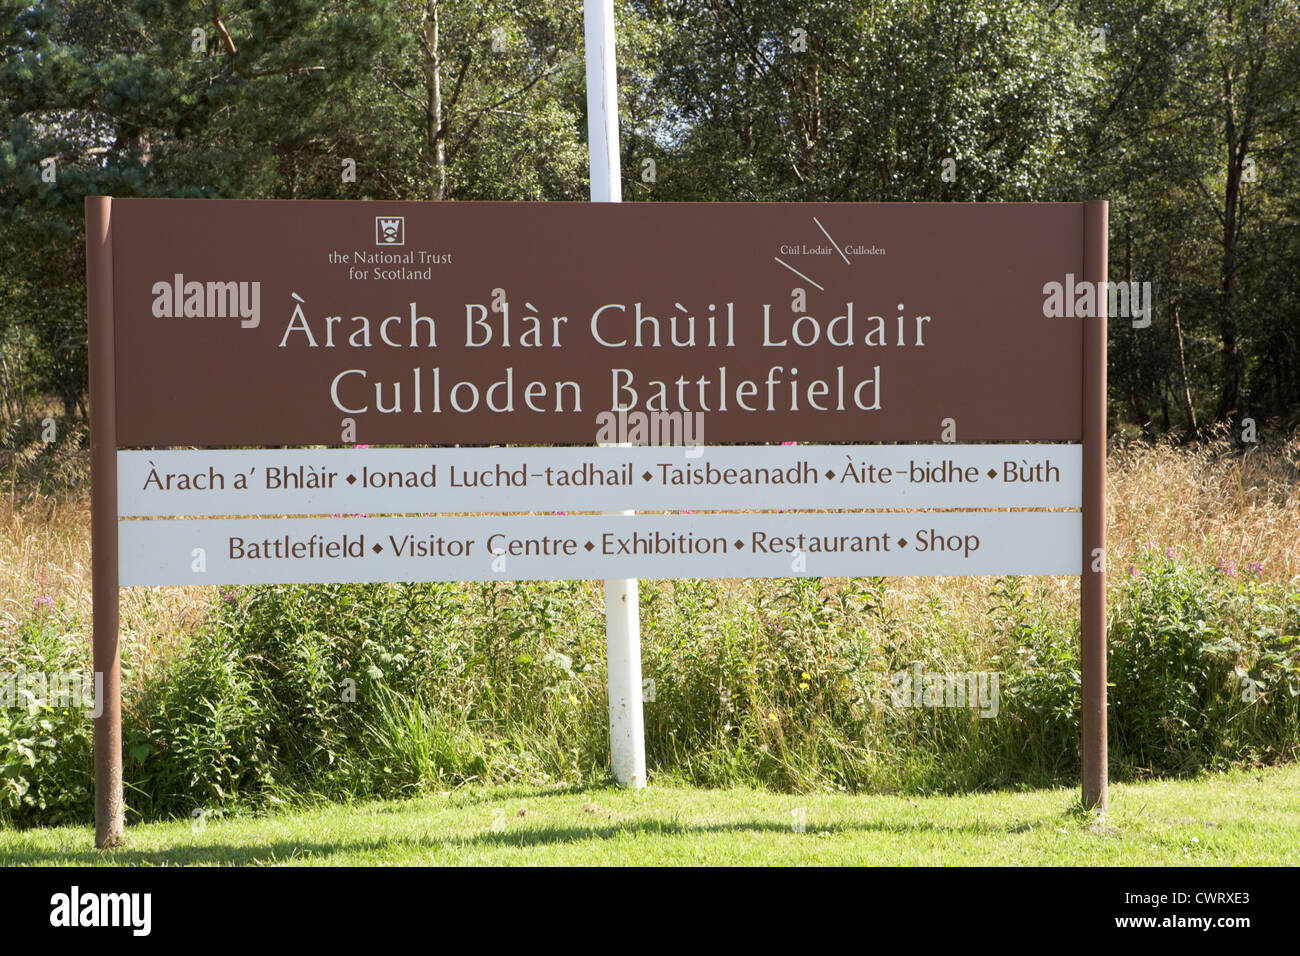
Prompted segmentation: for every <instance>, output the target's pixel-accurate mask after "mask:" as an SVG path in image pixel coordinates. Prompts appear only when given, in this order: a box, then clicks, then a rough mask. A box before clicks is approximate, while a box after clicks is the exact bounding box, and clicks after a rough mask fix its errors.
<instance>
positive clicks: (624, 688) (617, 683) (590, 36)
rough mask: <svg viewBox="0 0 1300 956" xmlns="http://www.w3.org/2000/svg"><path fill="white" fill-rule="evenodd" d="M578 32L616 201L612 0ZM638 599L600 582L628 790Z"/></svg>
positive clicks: (612, 713)
mask: <svg viewBox="0 0 1300 956" xmlns="http://www.w3.org/2000/svg"><path fill="white" fill-rule="evenodd" d="M583 33H584V39H585V43H586V56H587V154H588V157H589V162H590V167H591V201H592V202H621V201H622V198H623V195H622V194H623V185H622V175H621V173H620V162H619V150H618V73H617V69H616V66H615V64H616V60H615V53H614V0H585V2H584V4H583ZM634 513H635V512H632V511H624V512H623V514H634ZM639 604H640V599H639V588H638V587H637V582H636V579H635V578H618V579H613V580H608V581H606V582H605V643H606V667H607V668H608V674H609V757H610V765H611V767H612V768H613V771H614V776H615V777H617V778H618V782H619V783H620V784H622V785H623V786H624V787H631V788H632V789H634V790H635V789H640V788H641V787H644V786H645V777H646V774H645V717H644V713H643V709H642V708H643V705H642V690H641V614H640V606H639Z"/></svg>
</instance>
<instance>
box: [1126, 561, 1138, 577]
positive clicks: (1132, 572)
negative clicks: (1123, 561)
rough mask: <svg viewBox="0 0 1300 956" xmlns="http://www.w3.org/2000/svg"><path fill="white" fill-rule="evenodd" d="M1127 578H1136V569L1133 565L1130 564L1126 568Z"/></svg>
mask: <svg viewBox="0 0 1300 956" xmlns="http://www.w3.org/2000/svg"><path fill="white" fill-rule="evenodd" d="M1128 576H1129V577H1131V578H1135V577H1137V576H1138V569H1137V567H1136V566H1135V565H1132V564H1130V565H1129V566H1128Z"/></svg>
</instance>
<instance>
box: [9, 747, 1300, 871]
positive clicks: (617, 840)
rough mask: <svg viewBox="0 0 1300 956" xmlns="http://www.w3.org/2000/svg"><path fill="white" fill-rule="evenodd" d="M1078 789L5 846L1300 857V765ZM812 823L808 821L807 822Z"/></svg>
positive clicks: (1113, 859)
mask: <svg viewBox="0 0 1300 956" xmlns="http://www.w3.org/2000/svg"><path fill="white" fill-rule="evenodd" d="M1075 804H1076V794H1075V792H1074V791H1073V790H1064V789H1061V790H1039V791H1031V792H1025V793H991V794H972V795H964V796H953V797H905V796H889V797H881V796H848V795H843V794H811V795H804V796H791V795H786V794H773V793H768V792H763V791H754V790H697V789H693V788H686V787H681V786H671V785H657V786H654V787H651V788H650V789H649V790H646V791H643V792H640V793H628V792H623V791H620V790H617V789H613V788H608V789H585V790H573V789H566V790H519V789H513V790H492V791H486V790H481V791H474V790H465V791H459V792H455V793H450V794H443V795H439V796H433V797H427V798H422V799H417V800H409V801H403V802H390V803H367V804H359V805H355V806H329V807H323V808H318V809H313V810H308V811H296V812H289V813H284V814H280V815H275V816H267V817H259V818H237V819H229V820H221V819H215V820H214V819H211V818H209V819H208V820H207V821H206V825H205V826H202V827H197V826H195V825H194V823H193V822H191V821H188V820H182V821H177V822H170V823H152V824H148V825H142V826H134V827H131V828H130V829H129V831H128V847H127V848H125V849H122V850H118V851H116V852H114V853H111V854H97V853H96V852H95V851H94V850H93V849H92V847H91V832H90V829H89V828H86V827H61V828H53V829H42V830H26V831H18V832H15V831H12V830H6V831H2V832H0V864H5V865H15V864H56V865H57V864H87V863H95V862H103V863H107V864H216V863H233V864H254V865H265V864H304V865H305V864H319V865H405V864H420V865H423V864H491V865H501V864H504V865H514V864H542V865H553V864H560V865H564V864H624V863H627V864H713V865H717V864H879V865H890V864H945V865H946V864H992V865H1002V864H1007V865H1025V864H1030V865H1041V864H1049V865H1053V864H1063V865H1090V866H1094V865H1160V864H1193V865H1195V864H1206V865H1248V864H1252V865H1261V864H1273V865H1278V864H1292V865H1294V864H1297V863H1300V766H1289V767H1282V768H1274V769H1267V770H1256V771H1249V772H1238V773H1231V774H1223V775H1217V776H1211V777H1205V778H1202V779H1199V780H1194V781H1161V782H1156V783H1143V784H1131V785H1124V786H1113V787H1112V788H1111V805H1110V812H1109V814H1108V815H1107V817H1106V819H1105V820H1104V821H1101V822H1098V821H1095V820H1093V819H1092V818H1091V817H1089V816H1087V815H1082V814H1079V813H1077V812H1074V811H1073V809H1072V808H1073V807H1074V805H1075ZM801 823H802V828H801V826H800V825H801Z"/></svg>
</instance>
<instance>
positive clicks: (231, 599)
mask: <svg viewBox="0 0 1300 956" xmlns="http://www.w3.org/2000/svg"><path fill="white" fill-rule="evenodd" d="M221 600H223V601H225V602H226V603H227V604H229V605H230V606H231V607H234V606H235V604H237V603H238V601H239V598H238V597H237V596H236V595H235V592H234V591H223V592H221Z"/></svg>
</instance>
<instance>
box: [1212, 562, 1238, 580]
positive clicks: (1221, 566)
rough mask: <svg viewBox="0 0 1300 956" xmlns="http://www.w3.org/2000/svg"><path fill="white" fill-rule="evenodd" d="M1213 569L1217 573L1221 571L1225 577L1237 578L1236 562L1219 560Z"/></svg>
mask: <svg viewBox="0 0 1300 956" xmlns="http://www.w3.org/2000/svg"><path fill="white" fill-rule="evenodd" d="M1215 568H1217V569H1218V570H1219V571H1221V572H1222V573H1223V574H1224V575H1226V576H1227V577H1230V578H1235V577H1236V576H1237V562H1236V561H1224V560H1222V559H1220V560H1219V563H1218V564H1216V565H1215Z"/></svg>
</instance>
